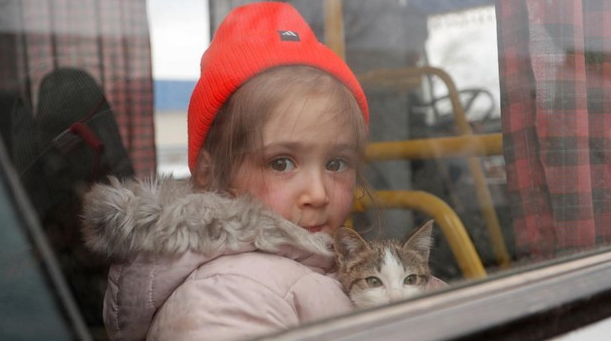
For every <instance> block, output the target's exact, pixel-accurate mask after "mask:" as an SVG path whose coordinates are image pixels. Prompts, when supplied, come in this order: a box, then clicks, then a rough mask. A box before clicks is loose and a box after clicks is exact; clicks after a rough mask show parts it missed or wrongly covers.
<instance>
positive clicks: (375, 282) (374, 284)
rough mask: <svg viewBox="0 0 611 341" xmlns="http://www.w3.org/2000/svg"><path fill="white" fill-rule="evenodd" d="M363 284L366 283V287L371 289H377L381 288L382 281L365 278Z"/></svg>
mask: <svg viewBox="0 0 611 341" xmlns="http://www.w3.org/2000/svg"><path fill="white" fill-rule="evenodd" d="M365 282H367V285H368V286H370V287H371V288H377V287H381V286H382V281H381V280H380V279H379V278H377V277H373V276H372V277H367V278H365Z"/></svg>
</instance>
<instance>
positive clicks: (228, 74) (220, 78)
mask: <svg viewBox="0 0 611 341" xmlns="http://www.w3.org/2000/svg"><path fill="white" fill-rule="evenodd" d="M281 65H308V66H312V67H315V68H318V69H321V70H323V71H325V72H327V73H329V74H331V75H333V76H335V77H336V78H337V79H338V80H340V81H341V82H342V83H343V84H344V85H346V87H347V88H348V89H350V91H351V92H352V94H353V95H354V97H355V98H356V101H357V103H358V105H359V107H360V108H361V110H362V112H363V116H364V117H365V122H368V121H369V109H368V108H367V100H366V99H365V94H364V93H363V89H361V86H360V85H359V83H358V81H357V79H356V77H355V76H354V74H353V73H352V71H351V70H350V69H349V68H348V66H347V65H346V63H345V62H344V61H343V60H342V59H341V58H339V57H338V56H337V55H336V54H335V53H334V52H333V51H331V50H330V49H329V48H327V47H326V46H325V45H323V44H321V43H320V42H319V41H318V40H317V39H316V36H315V35H314V32H312V30H311V29H310V27H309V26H308V24H307V23H306V22H305V20H304V19H303V18H302V17H301V15H300V14H299V13H298V12H297V10H295V8H294V7H292V6H291V5H288V4H286V3H281V2H260V3H253V4H249V5H244V6H241V7H237V8H235V9H234V10H232V11H231V12H230V13H229V14H228V15H227V17H226V18H225V20H224V21H223V22H222V23H221V25H220V26H219V28H218V30H217V32H216V34H215V36H214V38H213V40H212V42H211V43H210V46H209V47H208V49H207V50H206V52H205V53H204V55H203V57H202V60H201V77H200V79H199V81H198V82H197V85H196V86H195V89H194V90H193V94H192V95H191V102H190V103H189V121H188V123H189V128H188V130H189V168H190V169H191V171H193V169H194V167H195V163H196V162H197V158H198V155H199V152H200V149H201V148H202V146H203V143H204V141H205V139H206V135H207V134H208V130H209V129H210V126H211V125H212V121H213V120H214V118H215V117H216V114H217V113H218V112H219V110H220V109H221V107H222V106H223V104H224V103H225V102H226V101H227V99H228V98H229V97H230V96H231V95H232V94H233V93H234V92H235V91H236V90H237V89H238V88H239V87H240V86H241V85H242V84H244V83H245V82H246V81H248V80H249V79H250V78H252V77H253V76H255V75H257V74H259V73H261V72H263V71H265V70H267V69H269V68H273V67H276V66H281Z"/></svg>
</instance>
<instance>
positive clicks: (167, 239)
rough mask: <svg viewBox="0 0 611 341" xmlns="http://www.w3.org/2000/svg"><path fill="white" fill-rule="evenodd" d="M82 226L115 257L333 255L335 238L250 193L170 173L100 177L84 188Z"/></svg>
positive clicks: (93, 245) (90, 241) (97, 247)
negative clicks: (201, 187)
mask: <svg viewBox="0 0 611 341" xmlns="http://www.w3.org/2000/svg"><path fill="white" fill-rule="evenodd" d="M82 218H83V234H84V236H85V241H86V244H87V246H88V247H89V248H90V249H91V250H92V251H94V252H96V253H99V254H102V255H105V256H106V257H112V258H114V259H116V260H125V259H133V258H134V257H135V256H136V255H138V254H153V253H154V254H158V255H163V254H167V255H179V254H182V253H184V252H187V251H193V252H197V253H203V254H204V255H206V256H208V257H215V256H219V255H221V254H224V253H227V252H239V251H240V250H244V249H256V250H261V251H264V252H271V253H274V252H278V251H279V250H280V249H287V248H288V249H292V250H296V251H301V252H307V253H310V254H313V255H322V256H325V257H330V256H331V255H332V253H331V251H330V246H331V238H330V236H329V235H328V234H326V233H315V234H311V233H309V232H307V231H306V230H304V229H302V228H300V227H299V226H297V225H295V224H293V223H291V222H289V221H287V220H285V219H282V218H281V217H279V216H278V215H276V214H274V213H272V212H271V211H269V210H266V209H264V208H263V206H262V204H261V203H259V202H257V201H256V200H254V199H253V198H250V197H243V198H237V199H235V198H229V197H227V196H223V195H221V194H218V193H214V192H196V191H194V190H193V188H192V187H191V185H190V184H189V182H188V181H180V180H175V179H173V178H171V177H161V178H156V179H147V180H137V179H129V180H125V181H123V182H121V181H119V180H118V179H117V178H115V177H111V178H110V179H109V184H96V185H94V186H93V187H92V189H91V190H90V191H89V192H88V193H87V194H86V195H85V198H84V207H83V216H82Z"/></svg>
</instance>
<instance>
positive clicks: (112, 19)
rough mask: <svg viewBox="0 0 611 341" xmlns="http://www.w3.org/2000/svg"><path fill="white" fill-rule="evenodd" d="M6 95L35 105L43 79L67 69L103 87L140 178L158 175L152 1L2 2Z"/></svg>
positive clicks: (0, 84) (1, 70)
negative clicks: (82, 73)
mask: <svg viewBox="0 0 611 341" xmlns="http://www.w3.org/2000/svg"><path fill="white" fill-rule="evenodd" d="M0 11H1V12H2V16H1V17H0V51H1V52H0V90H2V91H11V92H16V93H18V94H20V95H21V97H22V98H25V99H26V100H27V101H28V102H29V103H30V105H31V106H32V107H36V103H37V96H38V94H37V92H38V88H39V86H40V82H41V80H42V79H43V77H44V76H45V75H46V74H48V73H49V72H50V71H52V70H54V69H57V68H60V67H77V68H81V69H83V70H85V71H87V72H88V73H89V74H90V75H92V76H93V77H94V78H95V79H96V80H98V81H99V82H100V84H101V85H102V87H103V89H104V92H105V95H106V98H107V99H108V101H109V103H110V105H111V107H112V109H113V111H114V114H115V118H116V120H117V124H118V125H119V129H120V133H121V138H122V140H123V144H124V146H125V148H126V149H127V151H128V154H129V157H130V159H131V162H132V164H133V167H134V170H135V171H136V173H137V174H139V175H143V174H147V175H148V174H154V173H155V167H156V159H155V133H154V121H153V81H152V67H151V51H150V42H149V32H148V22H147V12H146V1H145V0H5V1H2V2H1V3H0Z"/></svg>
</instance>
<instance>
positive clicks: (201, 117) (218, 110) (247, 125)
mask: <svg viewBox="0 0 611 341" xmlns="http://www.w3.org/2000/svg"><path fill="white" fill-rule="evenodd" d="M367 122H368V108H367V103H366V100H365V96H364V94H363V91H362V89H361V87H360V86H359V84H358V82H357V80H356V78H355V76H354V75H353V73H352V72H351V71H350V70H349V68H348V67H347V65H346V64H345V63H344V62H343V61H342V60H341V59H340V58H338V57H337V56H336V55H335V54H334V53H332V52H331V51H330V50H329V49H328V48H326V47H325V46H324V45H322V44H321V43H319V42H318V41H317V40H316V38H315V36H314V34H313V32H312V31H311V30H310V28H309V27H308V26H307V24H306V23H305V21H304V20H303V19H302V18H301V16H300V15H299V14H298V13H297V12H296V10H295V9H294V8H293V7H291V6H290V5H288V4H285V3H279V2H271V3H255V4H251V5H246V6H242V7H239V8H236V9H235V10H233V11H232V12H231V13H230V14H229V15H228V16H227V18H226V19H225V20H224V22H223V23H222V24H221V25H220V27H219V29H218V31H217V33H216V35H215V37H214V39H213V41H212V43H211V45H210V47H209V48H208V50H207V51H206V52H205V53H204V56H203V57H202V62H201V77H200V79H199V82H198V84H197V86H196V87H195V89H194V91H193V94H192V98H191V103H190V106H189V167H190V169H191V173H192V178H191V183H190V184H187V183H180V182H178V181H174V180H171V179H160V180H157V181H152V182H138V181H132V182H126V183H119V182H118V181H117V180H112V183H111V184H110V185H98V186H96V187H94V188H93V189H92V191H91V192H90V193H89V194H88V196H87V197H86V198H85V213H84V221H85V233H86V237H87V239H88V240H87V242H88V245H89V246H90V247H91V248H92V249H93V250H97V251H103V252H106V253H107V255H108V256H109V257H113V259H114V260H115V264H114V265H113V266H112V268H111V271H110V273H109V281H108V288H107V292H106V297H105V309H104V318H105V323H106V327H107V329H108V331H109V333H110V336H111V338H112V339H113V340H144V339H147V340H187V339H188V340H191V339H193V340H234V339H243V338H252V337H255V336H259V335H262V334H265V333H270V332H274V331H279V330H282V329H285V328H288V327H292V326H296V325H299V324H301V323H304V322H309V321H313V320H317V319H325V318H328V317H331V316H335V315H338V314H342V313H345V312H348V311H349V310H350V309H351V307H352V304H351V302H350V300H349V299H348V297H347V296H346V295H345V294H344V293H343V291H342V288H341V287H340V285H339V283H338V282H337V281H336V280H335V279H334V278H333V277H332V276H331V274H330V272H331V271H332V269H333V266H334V259H333V256H332V254H331V252H330V251H329V246H330V245H329V242H330V238H329V233H331V232H333V230H334V229H336V228H337V227H339V226H341V225H343V224H344V222H345V220H346V218H347V217H348V215H349V213H350V211H351V208H352V199H353V193H354V190H355V187H356V183H357V178H358V175H359V174H358V173H359V172H358V167H359V164H360V163H361V160H362V158H363V154H364V149H365V143H366V136H367ZM251 198H256V201H257V202H260V203H262V204H261V205H262V207H263V208H262V209H258V208H257V206H256V204H254V203H253V200H251ZM253 205H254V206H253ZM270 212H273V213H270Z"/></svg>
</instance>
